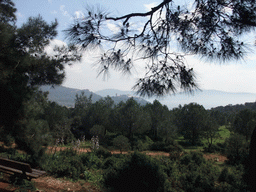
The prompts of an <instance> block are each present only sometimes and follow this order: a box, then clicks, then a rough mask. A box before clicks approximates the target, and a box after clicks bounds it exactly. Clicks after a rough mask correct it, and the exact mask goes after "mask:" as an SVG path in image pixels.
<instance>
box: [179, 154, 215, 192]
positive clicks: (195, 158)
mask: <svg viewBox="0 0 256 192" xmlns="http://www.w3.org/2000/svg"><path fill="white" fill-rule="evenodd" d="M179 171H180V173H181V175H180V177H179V178H178V180H179V182H180V185H181V186H182V188H183V190H184V191H207V192H208V191H209V192H210V191H215V181H216V180H217V177H218V171H217V169H216V167H214V166H213V165H212V164H210V163H209V162H207V161H206V160H205V159H204V158H203V154H202V153H196V152H192V153H190V154H187V155H184V156H183V157H182V158H181V159H180V164H179Z"/></svg>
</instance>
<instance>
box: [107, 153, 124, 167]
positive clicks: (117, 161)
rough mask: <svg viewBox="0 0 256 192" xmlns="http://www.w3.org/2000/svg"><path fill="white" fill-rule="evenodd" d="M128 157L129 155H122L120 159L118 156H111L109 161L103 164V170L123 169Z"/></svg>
mask: <svg viewBox="0 0 256 192" xmlns="http://www.w3.org/2000/svg"><path fill="white" fill-rule="evenodd" d="M127 158H128V156H127V155H122V156H119V157H116V156H114V155H113V156H111V157H109V158H107V159H105V161H104V163H103V167H102V168H103V169H108V168H112V167H114V168H120V167H122V165H123V164H124V162H126V161H127Z"/></svg>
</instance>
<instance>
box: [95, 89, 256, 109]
mask: <svg viewBox="0 0 256 192" xmlns="http://www.w3.org/2000/svg"><path fill="white" fill-rule="evenodd" d="M96 93H97V94H98V95H101V96H106V95H109V96H114V95H123V94H129V95H132V96H136V94H135V92H132V91H120V90H116V89H106V90H101V91H97V92H96ZM143 99H145V100H147V101H148V102H151V103H152V102H153V101H154V100H155V99H157V100H158V101H159V102H161V103H162V104H163V105H166V106H167V107H168V108H169V109H172V108H175V107H178V106H179V105H184V104H189V103H192V102H195V103H198V104H200V105H203V106H204V107H205V108H206V109H210V108H213V107H217V106H226V105H235V104H244V103H246V102H255V101H256V94H254V93H230V92H224V91H217V90H203V91H195V92H194V93H193V94H185V93H177V94H174V95H171V96H164V97H151V98H147V97H145V98H143Z"/></svg>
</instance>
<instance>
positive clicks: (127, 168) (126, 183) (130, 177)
mask: <svg viewBox="0 0 256 192" xmlns="http://www.w3.org/2000/svg"><path fill="white" fill-rule="evenodd" d="M103 177H104V181H103V184H104V186H105V187H106V188H107V189H108V190H110V191H118V192H119V191H123V192H126V191H127V192H130V191H141V192H143V191H146V192H151V191H152V192H156V191H164V185H165V182H166V175H165V174H164V172H163V170H162V169H161V166H160V165H159V164H158V163H157V162H156V161H155V160H154V159H152V158H150V157H148V156H146V155H144V154H140V153H137V152H135V153H134V154H133V155H131V157H130V158H129V159H128V160H127V161H125V162H124V164H123V165H122V166H121V167H115V166H114V167H113V168H111V169H108V170H107V171H106V173H105V174H104V176H103Z"/></svg>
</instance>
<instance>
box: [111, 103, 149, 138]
mask: <svg viewBox="0 0 256 192" xmlns="http://www.w3.org/2000/svg"><path fill="white" fill-rule="evenodd" d="M114 110H116V112H114V114H115V116H114V121H112V122H113V123H114V126H115V127H117V128H116V130H117V131H119V132H121V133H122V134H123V135H124V136H127V137H128V138H129V139H132V138H133V135H134V134H135V133H140V134H142V133H144V132H145V131H147V130H149V129H150V126H151V125H150V124H151V119H150V115H149V114H148V113H147V112H146V111H145V110H143V108H142V107H141V106H140V105H139V104H138V103H137V102H136V101H135V100H134V99H133V98H131V99H128V100H127V101H126V102H125V103H119V105H118V106H117V107H116V108H114Z"/></svg>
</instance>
